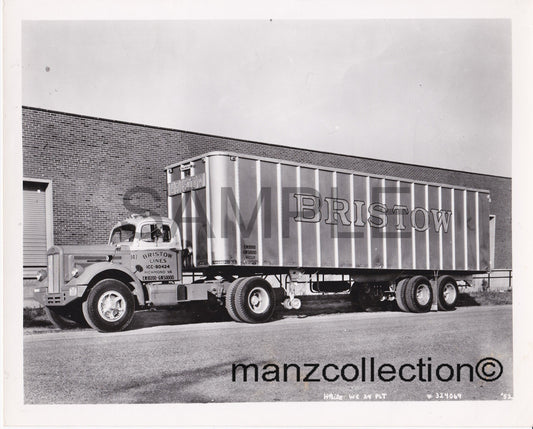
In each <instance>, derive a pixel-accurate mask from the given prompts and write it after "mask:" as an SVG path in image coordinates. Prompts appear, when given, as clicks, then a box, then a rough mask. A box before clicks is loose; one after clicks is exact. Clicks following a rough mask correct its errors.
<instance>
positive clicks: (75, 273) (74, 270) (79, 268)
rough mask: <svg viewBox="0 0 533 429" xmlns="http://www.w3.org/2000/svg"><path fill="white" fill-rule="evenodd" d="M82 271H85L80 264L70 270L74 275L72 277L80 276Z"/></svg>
mask: <svg viewBox="0 0 533 429" xmlns="http://www.w3.org/2000/svg"><path fill="white" fill-rule="evenodd" d="M81 273H83V268H82V267H80V266H79V265H76V266H75V267H74V268H73V269H72V271H71V272H70V274H71V275H72V277H78V276H79V275H80V274H81Z"/></svg>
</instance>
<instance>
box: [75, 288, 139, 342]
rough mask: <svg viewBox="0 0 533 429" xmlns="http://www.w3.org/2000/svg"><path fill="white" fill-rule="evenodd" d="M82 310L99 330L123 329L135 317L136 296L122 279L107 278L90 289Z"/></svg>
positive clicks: (93, 326)
mask: <svg viewBox="0 0 533 429" xmlns="http://www.w3.org/2000/svg"><path fill="white" fill-rule="evenodd" d="M82 310H83V315H84V316H85V319H86V320H87V323H88V324H89V325H90V326H91V327H92V328H94V329H96V330H97V331H100V332H116V331H122V330H124V329H126V328H127V327H128V325H129V324H130V323H131V320H132V319H133V313H134V311H135V298H134V297H133V294H132V293H131V291H130V289H129V288H128V286H126V285H125V284H124V283H122V282H121V281H119V280H115V279H105V280H102V281H100V282H98V283H97V284H96V285H95V286H94V287H93V288H92V289H91V290H90V292H89V295H87V299H86V300H85V301H84V302H83V304H82Z"/></svg>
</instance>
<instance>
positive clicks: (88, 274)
mask: <svg viewBox="0 0 533 429" xmlns="http://www.w3.org/2000/svg"><path fill="white" fill-rule="evenodd" d="M106 271H108V272H109V278H116V277H117V274H119V275H120V274H121V275H122V277H124V276H127V277H128V278H129V282H128V283H129V284H130V285H131V286H132V287H133V295H135V296H136V298H137V301H138V302H139V305H144V304H145V299H144V292H143V287H142V283H141V282H140V280H139V279H138V278H137V277H136V276H135V274H134V273H133V272H132V271H131V270H129V269H128V268H126V267H124V266H122V265H117V264H113V263H112V262H97V263H95V264H92V265H89V266H87V267H85V268H84V270H83V272H82V273H81V274H80V275H79V276H78V277H73V278H72V280H70V281H69V282H68V286H69V287H70V286H87V285H89V284H90V283H91V282H92V281H93V279H94V278H95V277H97V276H98V277H100V275H102V274H105V272H106ZM117 272H119V273H117ZM103 278H107V277H106V276H105V275H104V276H103Z"/></svg>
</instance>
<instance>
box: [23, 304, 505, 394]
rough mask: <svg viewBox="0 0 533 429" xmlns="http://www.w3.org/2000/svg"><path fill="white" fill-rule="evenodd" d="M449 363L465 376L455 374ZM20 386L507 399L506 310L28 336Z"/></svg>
mask: <svg viewBox="0 0 533 429" xmlns="http://www.w3.org/2000/svg"><path fill="white" fill-rule="evenodd" d="M136 317H137V318H138V319H140V320H141V321H142V318H143V317H144V318H149V317H150V314H144V315H143V314H140V315H137V316H136ZM141 325H142V323H141ZM137 326H139V322H137ZM362 358H365V363H364V364H363V361H362ZM372 358H374V371H372V368H371V361H372ZM483 358H495V359H497V360H498V361H499V362H500V363H501V365H502V366H501V368H502V372H501V374H500V372H499V371H500V368H499V367H498V364H497V363H496V362H494V361H483V362H482V363H481V364H480V365H479V366H478V370H479V373H480V374H481V376H483V377H484V378H491V377H496V376H497V375H498V374H500V376H499V377H498V378H497V379H496V380H494V381H484V380H482V379H481V378H480V376H479V375H478V372H476V370H475V368H476V365H477V363H478V362H479V361H480V360H481V359H483ZM420 359H422V360H420ZM239 363H245V364H250V363H254V364H256V365H257V367H258V378H259V379H258V381H255V380H254V373H253V371H252V369H253V367H250V370H249V371H251V372H249V373H248V381H246V382H245V381H243V375H242V371H240V370H237V373H236V380H235V381H232V365H233V364H239ZM284 364H298V365H299V366H300V381H297V379H296V375H297V374H296V369H295V368H294V367H291V368H289V369H288V372H287V379H286V381H284V371H283V365H284ZM328 364H335V365H336V367H333V366H329V367H326V365H328ZM384 364H391V365H393V366H394V374H392V371H393V368H392V367H391V366H383V365H384ZM404 364H409V365H412V366H403V369H402V371H403V372H402V376H403V378H404V379H405V380H409V379H411V378H413V380H412V381H403V380H401V379H400V375H399V370H400V368H401V367H402V365H404ZM442 364H447V365H450V366H449V367H448V366H440V365H442ZM458 364H469V365H471V368H472V371H471V370H470V367H468V366H463V367H461V368H460V371H458V368H457V365H458ZM265 365H269V366H267V367H264V366H265ZM429 365H431V369H430V368H429ZM439 366H440V369H439V370H438V371H437V370H436V368H437V367H439ZM343 367H344V370H343ZM379 367H382V370H381V371H382V372H381V378H382V380H380V379H379V375H378V368H379ZM276 368H279V369H280V370H279V381H276V375H277V374H276V372H275V371H276ZM313 368H316V369H315V370H314V372H313V373H312V374H310V375H309V373H310V371H311V370H312V369H313ZM336 368H337V369H336ZM363 368H364V369H363ZM324 370H325V371H324ZM363 371H364V375H363ZM356 372H358V374H357V379H355V380H353V381H347V380H350V379H353V378H355V375H356ZM372 372H373V373H374V381H371V376H372V375H371V373H372ZM429 373H431V380H429V375H428V374H429ZM437 373H438V375H437ZM458 373H460V375H461V380H460V381H457V374H458ZM306 375H307V376H308V381H303V378H304V377H305V376H306ZM393 375H394V378H393V379H392V381H384V380H386V379H391V378H392V376H393ZM470 375H472V380H470ZM342 376H344V378H346V379H347V380H343V379H342ZM336 377H337V379H336V380H335V381H327V380H326V378H329V379H335V378H336ZM363 377H364V379H365V380H364V381H363ZM438 377H440V378H441V379H442V380H443V381H439V380H438V379H437V378H438ZM448 377H450V380H449V381H444V380H446V379H447V378H448ZM270 380H274V381H270ZM314 380H318V381H314ZM24 388H25V402H26V403H32V404H37V403H44V404H48V403H181V402H250V401H324V400H344V401H349V400H353V401H357V400H359V401H362V400H417V401H427V400H432V401H434V400H446V399H448V400H450V399H451V400H454V398H455V399H463V400H477V399H505V398H508V397H509V396H506V395H512V317H511V306H493V307H469V308H459V309H457V310H456V311H453V312H448V313H445V312H438V313H428V314H406V313H399V312H378V313H344V314H328V315H320V316H312V317H307V318H298V317H284V318H281V319H279V320H275V321H273V322H270V323H267V324H262V325H248V324H242V323H236V322H218V323H196V324H182V325H171V326H168V325H164V326H151V327H144V328H137V329H133V330H129V331H126V332H120V333H113V334H101V333H98V332H95V331H92V330H77V331H61V332H59V331H52V332H49V333H39V334H30V335H25V336H24Z"/></svg>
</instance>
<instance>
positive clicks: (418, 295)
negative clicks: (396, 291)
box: [405, 276, 433, 313]
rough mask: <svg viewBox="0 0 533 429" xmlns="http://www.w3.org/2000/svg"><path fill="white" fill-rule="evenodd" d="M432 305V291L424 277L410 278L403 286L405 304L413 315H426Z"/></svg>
mask: <svg viewBox="0 0 533 429" xmlns="http://www.w3.org/2000/svg"><path fill="white" fill-rule="evenodd" d="M432 303H433V290H432V288H431V284H430V283H429V280H428V279H427V278H425V277H424V276H415V277H411V278H410V279H409V281H408V282H407V285H406V286H405V304H406V306H407V308H408V309H409V310H410V311H411V312H413V313H426V312H428V311H429V310H430V309H431V305H432Z"/></svg>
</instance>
